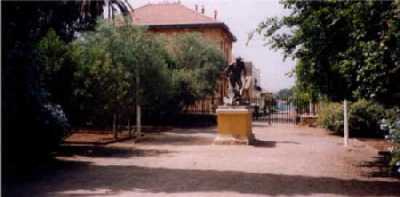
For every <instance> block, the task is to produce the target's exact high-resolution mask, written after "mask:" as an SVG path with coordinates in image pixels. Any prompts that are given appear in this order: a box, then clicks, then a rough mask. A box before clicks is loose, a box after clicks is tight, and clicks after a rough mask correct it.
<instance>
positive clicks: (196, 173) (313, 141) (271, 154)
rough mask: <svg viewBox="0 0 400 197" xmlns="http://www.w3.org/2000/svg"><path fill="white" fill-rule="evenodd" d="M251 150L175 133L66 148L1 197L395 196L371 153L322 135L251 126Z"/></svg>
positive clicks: (399, 190)
mask: <svg viewBox="0 0 400 197" xmlns="http://www.w3.org/2000/svg"><path fill="white" fill-rule="evenodd" d="M253 128H254V133H255V136H256V138H257V139H258V140H260V143H258V145H257V146H221V145H211V143H212V140H213V138H214V136H215V128H206V129H204V128H202V129H175V130H173V131H171V132H165V133H161V134H151V135H147V137H146V138H144V139H143V141H142V142H141V143H139V144H134V143H133V142H132V141H125V142H119V143H115V144H112V145H108V146H106V147H87V146H79V147H68V149H66V152H65V154H64V155H62V156H60V157H58V159H59V161H58V162H57V163H55V164H53V165H51V167H46V168H45V169H44V171H42V172H39V173H37V176H33V177H30V178H29V179H27V180H26V181H24V182H23V183H19V184H16V186H14V187H12V188H11V189H10V190H8V193H7V194H8V195H9V196H185V197H186V196H400V182H399V180H397V179H392V178H388V177H385V176H382V175H383V174H381V173H379V170H378V169H377V168H374V161H375V160H376V156H377V151H376V150H375V149H373V148H371V147H369V146H367V145H366V144H364V143H363V142H360V141H355V140H352V141H351V144H352V146H351V147H350V148H348V149H345V148H343V145H342V139H341V138H339V137H337V136H332V135H329V134H327V133H326V132H325V131H324V130H322V129H315V128H302V127H294V126H288V125H280V126H274V127H270V126H268V125H266V124H264V123H260V122H256V123H254V127H253Z"/></svg>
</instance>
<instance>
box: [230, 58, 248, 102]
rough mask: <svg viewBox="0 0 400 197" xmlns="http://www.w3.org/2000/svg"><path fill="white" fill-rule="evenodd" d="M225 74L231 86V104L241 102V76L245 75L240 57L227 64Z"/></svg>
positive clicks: (244, 68)
mask: <svg viewBox="0 0 400 197" xmlns="http://www.w3.org/2000/svg"><path fill="white" fill-rule="evenodd" d="M225 74H226V75H227V76H228V78H229V82H230V84H231V87H232V92H233V98H232V103H231V104H232V105H235V104H241V103H242V99H241V97H242V87H243V83H242V76H246V67H245V64H244V62H243V61H242V58H240V57H238V58H236V62H235V63H233V64H231V65H229V66H228V67H227V68H226V69H225Z"/></svg>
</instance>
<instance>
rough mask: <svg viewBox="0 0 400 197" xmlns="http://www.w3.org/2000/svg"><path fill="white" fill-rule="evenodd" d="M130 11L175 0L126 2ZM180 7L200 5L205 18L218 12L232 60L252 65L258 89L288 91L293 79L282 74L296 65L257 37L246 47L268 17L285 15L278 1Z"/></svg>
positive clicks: (197, 0)
mask: <svg viewBox="0 0 400 197" xmlns="http://www.w3.org/2000/svg"><path fill="white" fill-rule="evenodd" d="M129 2H130V3H131V5H132V7H133V8H137V7H139V6H142V5H145V4H147V3H160V2H176V0H169V1H165V0H129ZM181 3H182V4H183V5H185V6H187V7H189V8H191V9H194V6H195V5H196V4H197V5H199V9H200V8H201V6H202V5H204V7H205V14H206V15H207V16H210V17H213V15H214V10H217V11H218V17H217V20H219V21H222V22H224V23H225V24H227V25H228V27H229V28H230V30H231V31H232V33H233V34H234V35H235V36H236V37H237V39H238V41H237V42H236V43H234V45H233V54H234V56H241V57H242V58H243V59H244V60H245V61H252V62H253V64H254V65H255V66H256V67H257V68H259V69H260V71H261V73H260V74H261V86H262V88H263V89H264V90H265V91H272V92H276V91H278V90H279V89H282V88H288V87H291V86H292V85H293V84H294V81H295V79H294V78H289V77H287V76H286V75H285V74H286V73H288V72H289V71H291V70H292V69H293V68H294V66H295V62H294V61H292V60H291V59H287V60H286V61H283V55H282V53H281V51H274V50H272V49H270V48H269V46H263V44H264V42H263V40H262V38H261V37H260V36H255V37H254V38H253V39H252V40H251V41H250V43H249V45H248V46H246V41H247V38H248V34H249V32H251V31H253V30H254V29H255V28H256V27H257V25H258V24H259V23H260V22H261V21H263V20H264V19H266V18H267V17H273V16H283V15H284V14H288V10H284V9H283V7H282V5H280V4H279V1H278V0H181Z"/></svg>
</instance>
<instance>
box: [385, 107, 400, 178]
mask: <svg viewBox="0 0 400 197" xmlns="http://www.w3.org/2000/svg"><path fill="white" fill-rule="evenodd" d="M380 126H381V129H382V130H383V131H385V132H386V134H387V135H386V136H385V138H386V139H388V140H389V141H390V142H391V143H392V144H393V147H392V150H391V155H392V158H391V161H390V167H391V170H392V172H394V173H395V174H397V175H400V111H399V110H398V109H390V110H387V113H386V116H385V118H384V119H382V121H381V125H380Z"/></svg>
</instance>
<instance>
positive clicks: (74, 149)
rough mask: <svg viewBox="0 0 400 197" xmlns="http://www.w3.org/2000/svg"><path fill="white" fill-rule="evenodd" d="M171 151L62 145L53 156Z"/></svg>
mask: <svg viewBox="0 0 400 197" xmlns="http://www.w3.org/2000/svg"><path fill="white" fill-rule="evenodd" d="M168 153H171V151H168V150H158V149H138V148H132V147H127V148H122V147H112V146H90V145H63V146H61V147H60V148H59V150H58V151H57V152H56V153H55V156H66V157H69V156H74V155H77V156H85V157H108V158H112V157H118V158H128V157H156V156H159V155H161V154H168Z"/></svg>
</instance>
